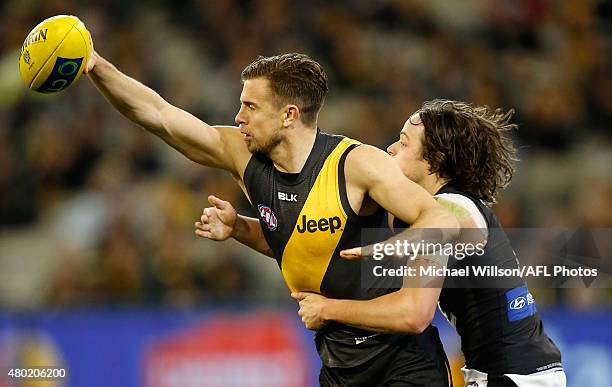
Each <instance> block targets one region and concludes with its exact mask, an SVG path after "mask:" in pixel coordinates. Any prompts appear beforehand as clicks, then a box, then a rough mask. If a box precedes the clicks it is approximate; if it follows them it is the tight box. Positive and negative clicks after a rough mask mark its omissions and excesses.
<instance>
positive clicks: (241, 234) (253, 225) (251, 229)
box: [232, 215, 274, 258]
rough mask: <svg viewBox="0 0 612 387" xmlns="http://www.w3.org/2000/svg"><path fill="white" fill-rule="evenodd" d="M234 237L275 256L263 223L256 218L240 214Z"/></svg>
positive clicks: (263, 252) (235, 225) (265, 253)
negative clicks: (265, 234)
mask: <svg viewBox="0 0 612 387" xmlns="http://www.w3.org/2000/svg"><path fill="white" fill-rule="evenodd" d="M232 238H234V239H235V240H237V241H238V242H240V243H242V244H243V245H245V246H248V247H250V248H252V249H254V250H257V251H259V252H260V253H262V254H264V255H267V256H268V257H272V258H274V254H273V253H272V249H271V248H270V246H269V245H268V242H267V241H266V239H265V237H264V235H263V232H262V231H261V224H260V223H259V221H258V220H257V219H255V218H249V217H246V216H242V215H238V218H237V219H236V223H235V224H234V231H233V232H232Z"/></svg>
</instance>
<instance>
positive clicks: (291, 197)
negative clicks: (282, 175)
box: [278, 192, 297, 203]
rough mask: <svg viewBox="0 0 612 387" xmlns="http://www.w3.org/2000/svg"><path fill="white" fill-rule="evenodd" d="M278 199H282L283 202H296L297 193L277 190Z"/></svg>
mask: <svg viewBox="0 0 612 387" xmlns="http://www.w3.org/2000/svg"><path fill="white" fill-rule="evenodd" d="M278 199H279V200H283V201H285V202H296V203H297V194H293V193H284V192H279V193H278Z"/></svg>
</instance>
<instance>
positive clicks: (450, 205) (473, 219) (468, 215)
mask: <svg viewBox="0 0 612 387" xmlns="http://www.w3.org/2000/svg"><path fill="white" fill-rule="evenodd" d="M435 198H436V201H437V202H438V203H439V204H441V205H442V206H443V207H445V208H446V209H447V210H449V211H450V212H452V213H453V214H454V215H455V216H456V217H457V219H458V220H459V222H460V223H461V224H462V226H464V227H465V226H466V225H467V226H469V227H471V228H479V229H486V228H487V221H486V219H485V217H484V215H483V214H482V212H481V211H480V209H479V208H478V206H477V205H476V204H475V203H474V202H473V201H472V199H470V198H468V197H467V196H464V195H461V194H458V193H441V194H437V195H435Z"/></svg>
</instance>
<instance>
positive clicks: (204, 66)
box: [0, 0, 612, 308]
mask: <svg viewBox="0 0 612 387" xmlns="http://www.w3.org/2000/svg"><path fill="white" fill-rule="evenodd" d="M0 4H1V5H0V90H2V92H1V93H0V305H1V306H2V307H5V308H39V307H43V308H48V307H74V306H84V305H172V306H177V307H190V306H195V305H199V304H202V303H207V302H223V301H224V300H227V299H231V300H243V301H246V302H250V301H256V302H274V301H279V300H285V301H287V300H288V299H289V298H288V291H287V289H286V286H285V285H284V283H283V281H282V277H281V275H280V272H279V270H278V267H277V266H276V263H275V262H274V261H273V260H271V259H268V258H266V257H263V256H259V255H257V254H255V253H252V252H250V251H248V249H246V248H243V247H241V246H240V245H238V244H237V243H235V242H225V243H214V242H211V241H207V240H202V239H199V238H197V237H196V236H195V235H194V233H193V223H194V222H195V221H196V220H197V219H198V218H199V216H200V214H201V212H202V209H203V208H204V207H206V206H207V205H208V204H207V199H206V198H207V195H209V194H215V195H218V196H219V197H221V198H224V199H227V200H229V201H231V202H232V203H234V204H235V205H236V206H237V207H238V208H239V209H241V210H242V211H243V212H248V211H250V210H249V206H248V202H247V201H246V200H245V198H244V196H243V194H242V192H241V191H240V189H239V188H238V186H237V184H236V183H235V182H234V181H233V180H232V179H231V177H230V176H229V175H228V174H227V173H224V172H220V171H215V170H213V169H209V168H205V167H202V166H199V165H196V164H194V163H192V162H190V161H189V160H187V159H185V158H183V157H182V156H181V155H179V154H178V153H177V152H176V151H174V150H172V149H171V148H170V147H168V146H167V145H166V144H164V143H163V142H162V141H161V140H158V139H156V138H155V137H154V136H152V135H150V134H148V133H146V132H145V131H144V130H142V129H141V128H138V127H136V126H135V125H134V124H132V123H130V122H129V121H127V120H126V119H124V118H123V117H121V116H120V115H119V114H118V113H117V112H116V111H115V110H114V109H113V108H112V107H111V106H110V105H108V104H107V103H106V101H105V100H104V98H103V97H101V96H100V95H99V94H98V92H97V91H96V90H95V88H94V87H93V85H92V84H91V82H90V81H89V80H88V79H87V76H83V77H82V78H81V80H80V81H79V82H78V83H77V84H75V85H74V86H72V87H71V88H70V89H68V90H67V91H64V92H62V93H61V94H59V95H51V96H41V95H36V94H34V93H32V92H29V91H27V89H26V88H25V87H24V86H23V84H22V83H21V80H20V79H19V74H18V65H17V58H18V52H19V48H20V46H21V44H22V42H23V39H24V38H25V36H26V35H27V33H28V32H29V31H30V30H31V29H32V28H33V27H34V26H35V25H36V24H37V23H38V22H40V21H41V20H43V19H45V18H47V17H49V16H52V15H55V14H62V13H71V14H75V15H78V16H79V17H80V18H81V19H82V20H83V21H84V22H85V24H86V26H87V27H88V28H89V30H90V31H91V33H92V36H93V40H94V45H95V48H96V50H97V51H98V52H99V53H100V54H101V55H102V56H104V57H106V58H107V59H109V60H110V61H111V62H113V63H114V64H115V65H116V66H117V67H118V68H119V69H121V70H122V71H123V72H125V73H126V74H128V75H130V76H132V77H134V78H136V79H138V80H140V81H142V82H143V83H145V84H147V85H149V86H151V87H152V88H153V89H155V90H156V91H158V92H159V93H160V94H161V95H162V96H163V97H165V98H166V99H167V100H168V101H170V102H171V103H173V104H175V105H177V106H179V107H182V108H183V109H185V110H187V111H190V112H191V113H193V114H195V115H196V116H198V117H200V118H201V119H203V120H205V121H206V122H208V123H211V124H232V123H233V122H234V115H235V114H236V112H237V110H238V107H239V103H238V99H239V94H240V90H241V83H240V78H239V77H240V72H241V71H242V69H243V68H244V67H245V66H246V65H247V64H248V63H250V62H251V61H252V60H253V59H255V58H256V57H257V56H258V55H273V54H278V53H283V52H303V53H307V54H309V55H310V56H312V57H313V58H314V59H316V60H317V61H319V62H320V63H321V64H322V65H323V66H324V68H325V69H326V71H327V73H328V76H329V80H330V93H329V95H328V98H327V100H326V103H325V106H324V107H323V111H322V114H321V116H320V118H319V125H320V127H321V128H322V129H324V130H327V131H330V132H335V133H341V134H345V135H348V136H351V137H353V138H356V139H358V140H360V141H363V142H366V143H371V144H374V145H377V146H380V147H383V148H384V147H386V145H388V144H389V143H391V142H392V141H395V139H396V138H397V136H398V133H399V130H400V129H401V127H402V125H403V123H404V121H405V120H406V119H407V118H408V117H409V115H410V114H411V113H412V112H413V111H415V110H416V109H418V108H419V106H420V105H421V103H422V102H423V101H425V100H428V99H433V98H450V99H459V100H465V101H468V102H471V103H474V104H486V105H489V106H492V107H501V108H504V109H510V108H514V109H515V110H516V116H515V122H517V123H518V124H519V126H520V127H519V130H518V131H517V132H516V133H514V137H515V141H516V145H517V146H518V147H519V149H520V152H519V155H520V159H521V161H520V162H519V163H518V164H517V173H516V174H515V178H514V180H513V181H512V183H511V185H510V187H509V188H508V189H507V190H506V191H504V192H503V194H502V195H501V197H500V199H499V203H498V204H496V205H495V207H494V210H495V212H496V213H497V214H498V216H499V217H500V220H501V222H502V224H503V225H504V226H505V227H509V228H510V227H578V226H584V227H594V228H595V227H600V228H603V227H611V225H612V172H611V170H610V168H611V166H612V136H611V135H610V133H611V128H610V123H611V122H612V72H611V71H610V69H611V68H612V33H611V31H610V29H611V28H612V21H611V20H610V19H611V16H612V5H611V4H610V2H604V1H596V0H593V1H583V0H567V1H553V0H490V1H487V0H469V1H444V0H427V1H426V0H416V1H406V0H378V1H367V0H363V1H359V0H353V1H334V2H328V1H323V0H319V1H314V0H313V1H297V2H296V1H289V0H253V1H238V0H215V1H205V0H186V1H181V2H173V1H162V0H157V1H151V2H146V3H144V2H137V1H135V0H101V1H97V2H87V3H81V2H77V1H70V0H46V1H38V0H30V1H26V2H24V1H22V0H19V1H17V0H8V1H6V0H5V1H4V2H2V3H0ZM536 293H538V295H539V296H538V301H539V302H540V304H543V305H546V304H551V303H555V304H559V303H561V304H568V305H571V306H575V307H591V306H593V305H601V304H602V303H604V304H605V303H609V302H610V299H611V297H610V293H609V291H608V290H596V291H590V290H577V289H572V290H571V291H560V290H551V289H549V290H541V291H539V292H536Z"/></svg>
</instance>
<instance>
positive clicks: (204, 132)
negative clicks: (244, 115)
mask: <svg viewBox="0 0 612 387" xmlns="http://www.w3.org/2000/svg"><path fill="white" fill-rule="evenodd" d="M160 116H161V117H160V121H161V123H162V130H161V131H160V133H159V136H160V137H161V138H162V139H163V140H164V141H165V142H167V143H168V144H169V145H171V146H172V147H174V148H175V149H177V150H178V151H180V152H181V153H183V154H184V155H185V156H187V157H188V158H189V159H191V160H193V161H195V162H197V163H199V164H202V165H206V166H209V167H215V168H221V169H225V170H228V171H230V172H233V173H238V174H240V175H241V174H242V173H241V171H240V166H241V165H242V164H244V166H246V163H244V160H245V159H246V158H247V154H248V149H246V145H245V144H244V141H242V137H241V134H240V131H239V130H238V128H235V127H213V126H211V125H208V124H207V123H205V122H204V121H202V120H200V119H199V118H197V117H195V116H194V115H193V114H191V113H189V112H187V111H185V110H182V109H180V108H178V107H176V106H173V105H170V104H167V105H165V106H164V107H163V108H162V109H161V110H160ZM241 161H243V162H242V163H241Z"/></svg>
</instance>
